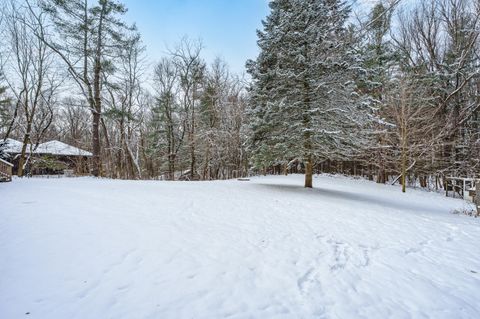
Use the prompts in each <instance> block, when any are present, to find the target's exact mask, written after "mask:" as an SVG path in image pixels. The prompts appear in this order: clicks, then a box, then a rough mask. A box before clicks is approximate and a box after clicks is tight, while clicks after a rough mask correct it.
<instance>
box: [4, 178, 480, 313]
mask: <svg viewBox="0 0 480 319" xmlns="http://www.w3.org/2000/svg"><path fill="white" fill-rule="evenodd" d="M302 183H303V177H302V176H289V177H282V176H277V177H261V178H254V179H252V180H251V181H249V182H245V181H243V182H242V181H222V182H173V183H171V182H155V181H151V182H146V181H138V182H136V181H112V180H97V179H93V178H92V179H91V178H85V179H51V180H47V179H26V180H14V181H13V182H12V183H4V184H0V203H1V204H0V318H5V319H16V318H44V319H57V318H58V319H65V318H69V319H74V318H78V319H90V318H91V319H100V318H101V319H108V318H115V319H117V318H142V319H143V318H152V319H153V318H162V319H165V318H176V319H177V318H209V319H210V318H262V319H264V318H382V319H383V318H435V319H439V318H480V299H479V298H480V220H479V219H475V218H472V217H467V216H460V215H453V214H451V211H452V210H453V209H456V208H462V207H463V206H464V205H465V204H464V202H463V201H461V200H458V199H449V198H445V197H443V196H442V195H441V194H435V193H428V192H424V191H420V190H417V191H415V190H408V193H407V194H401V192H400V190H399V188H398V187H392V186H383V185H377V184H375V183H371V182H368V181H362V180H352V179H348V178H343V177H328V176H321V177H318V178H315V180H314V183H315V186H316V188H315V189H313V190H309V189H304V188H302Z"/></svg>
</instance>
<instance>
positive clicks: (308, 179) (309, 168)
mask: <svg viewBox="0 0 480 319" xmlns="http://www.w3.org/2000/svg"><path fill="white" fill-rule="evenodd" d="M306 162H307V163H306V165H305V187H306V188H312V187H313V163H312V155H309V156H308V157H307V161H306Z"/></svg>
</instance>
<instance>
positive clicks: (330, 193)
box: [256, 183, 443, 214]
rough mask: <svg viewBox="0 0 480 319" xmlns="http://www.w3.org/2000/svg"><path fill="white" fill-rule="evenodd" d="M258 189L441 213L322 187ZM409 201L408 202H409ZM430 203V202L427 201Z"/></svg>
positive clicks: (400, 201) (419, 205)
mask: <svg viewBox="0 0 480 319" xmlns="http://www.w3.org/2000/svg"><path fill="white" fill-rule="evenodd" d="M256 185H258V186H260V187H265V188H270V189H272V190H277V191H279V192H288V193H296V194H300V195H304V196H315V197H317V198H318V197H319V196H320V197H324V198H329V199H338V200H340V201H346V202H352V203H364V204H373V205H379V206H383V207H385V209H386V210H390V209H400V210H408V211H412V212H415V213H433V214H438V213H440V212H442V211H443V209H441V208H439V207H434V206H433V207H432V205H429V204H422V203H418V202H412V201H411V200H412V199H411V198H407V197H406V198H404V199H403V198H395V197H393V196H392V197H389V198H383V197H381V196H375V195H370V194H362V193H355V192H349V191H342V190H335V189H328V188H324V187H314V188H312V189H307V188H304V187H303V186H300V185H285V184H262V183H259V184H256ZM409 200H410V202H409ZM429 202H430V203H431V201H429Z"/></svg>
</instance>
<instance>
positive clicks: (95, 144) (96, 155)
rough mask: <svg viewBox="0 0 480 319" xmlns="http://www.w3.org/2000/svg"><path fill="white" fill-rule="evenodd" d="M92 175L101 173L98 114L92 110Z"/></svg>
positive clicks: (96, 175)
mask: <svg viewBox="0 0 480 319" xmlns="http://www.w3.org/2000/svg"><path fill="white" fill-rule="evenodd" d="M92 124H93V125H92V151H93V157H92V165H93V168H92V175H93V176H95V177H98V176H100V174H101V167H102V164H101V159H100V151H101V147H100V129H99V126H100V114H99V113H98V112H93V123H92Z"/></svg>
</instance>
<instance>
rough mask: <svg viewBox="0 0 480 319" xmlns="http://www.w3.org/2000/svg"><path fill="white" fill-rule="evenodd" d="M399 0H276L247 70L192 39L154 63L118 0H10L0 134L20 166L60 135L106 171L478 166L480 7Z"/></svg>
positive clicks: (449, 171)
mask: <svg viewBox="0 0 480 319" xmlns="http://www.w3.org/2000/svg"><path fill="white" fill-rule="evenodd" d="M402 4H403V2H402V1H401V0H385V1H379V3H378V4H377V5H375V6H374V7H373V9H372V11H371V12H370V13H369V14H368V17H366V18H359V17H358V16H356V15H354V14H353V13H352V12H351V10H350V8H349V7H348V6H347V5H346V4H345V3H344V1H337V0H329V1H327V0H273V1H271V2H270V4H269V5H270V7H271V13H270V15H269V16H268V17H267V18H266V19H265V21H264V23H263V30H261V31H259V32H258V35H259V39H258V45H259V47H260V54H259V56H258V57H257V58H256V59H255V60H252V61H248V62H247V71H248V73H249V78H248V80H245V79H244V78H242V77H239V76H238V75H235V74H232V73H231V72H230V71H229V69H228V66H227V63H226V62H224V61H222V60H221V59H216V60H215V61H213V62H211V63H207V62H206V61H205V60H204V59H203V57H202V44H201V43H200V42H198V41H193V40H189V39H188V38H184V39H180V40H179V43H177V44H176V45H175V46H172V47H173V49H171V50H170V51H169V52H168V54H166V55H165V56H163V57H158V60H157V63H156V64H155V65H149V64H148V63H147V62H146V56H145V48H144V45H143V44H142V41H141V35H140V34H139V32H138V31H137V30H136V28H135V26H132V25H129V24H127V23H126V22H125V20H124V14H125V12H126V8H125V7H124V6H123V5H122V4H121V3H119V2H117V1H113V0H98V1H96V2H87V1H83V0H72V1H59V0H41V1H40V0H37V1H35V0H29V1H21V2H19V1H4V3H3V6H2V10H1V15H0V19H1V21H0V25H1V29H0V30H1V33H2V34H1V35H2V37H1V38H2V40H1V41H2V51H1V52H0V59H1V66H2V68H1V79H0V87H1V89H0V133H1V136H0V137H1V138H3V139H6V138H8V137H12V138H15V139H18V140H21V141H22V142H23V145H24V147H23V150H22V154H21V155H20V167H21V168H23V167H26V165H25V164H26V163H28V161H29V160H30V159H29V155H28V154H30V152H29V151H28V150H27V148H28V147H30V148H33V149H34V148H35V147H36V146H37V145H38V144H39V143H41V142H43V141H45V140H48V139H59V140H62V141H64V142H66V143H69V144H71V145H74V146H77V147H80V148H83V149H86V150H90V151H92V153H93V159H92V163H91V164H92V165H91V166H92V167H91V173H92V174H93V175H95V176H106V177H112V178H127V179H150V178H161V179H169V180H174V179H188V180H200V179H201V180H209V179H226V178H235V177H240V176H246V175H249V174H252V173H261V172H282V173H285V172H286V171H287V172H288V171H290V172H305V173H306V183H305V185H306V186H307V187H311V186H312V178H311V176H312V174H313V173H314V172H319V171H328V172H341V173H347V174H355V175H364V176H367V177H369V178H371V179H375V180H376V181H377V182H380V183H385V182H395V181H400V182H403V184H404V185H407V184H408V183H417V182H419V183H420V184H421V185H422V186H425V187H427V186H429V185H436V186H438V185H441V184H442V183H443V179H444V178H445V176H449V175H456V176H478V175H479V174H480V117H479V112H480V84H479V83H480V74H479V70H480V63H479V62H480V56H479V52H480V50H479V49H480V38H479V34H480V20H479V19H480V18H479V17H480V4H479V3H478V1H469V0H426V1H417V2H416V3H414V4H413V5H409V6H406V5H403V6H402ZM0 149H1V145H0ZM0 152H1V151H0ZM19 175H23V171H22V169H20V170H19Z"/></svg>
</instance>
